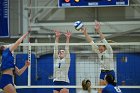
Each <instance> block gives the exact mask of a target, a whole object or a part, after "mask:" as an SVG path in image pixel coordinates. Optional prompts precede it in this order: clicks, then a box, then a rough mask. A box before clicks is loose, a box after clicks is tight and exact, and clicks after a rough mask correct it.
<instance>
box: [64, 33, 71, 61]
mask: <svg viewBox="0 0 140 93" xmlns="http://www.w3.org/2000/svg"><path fill="white" fill-rule="evenodd" d="M65 36H66V46H65V54H66V55H65V58H66V62H70V52H69V42H70V37H71V32H68V31H67V33H66V34H65Z"/></svg>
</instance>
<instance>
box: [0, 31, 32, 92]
mask: <svg viewBox="0 0 140 93" xmlns="http://www.w3.org/2000/svg"><path fill="white" fill-rule="evenodd" d="M28 33H29V32H27V33H26V34H24V35H23V36H22V37H21V38H19V39H18V40H17V41H16V42H15V43H14V44H11V45H2V46H0V54H1V55H2V60H1V62H2V64H1V71H2V76H1V79H0V88H1V89H3V91H4V93H16V89H15V87H14V83H13V76H14V73H16V74H17V75H21V74H22V73H23V72H24V71H25V70H26V68H27V67H28V66H29V65H30V62H29V61H26V62H25V65H24V66H23V67H22V68H21V69H18V67H16V66H15V64H14V57H13V51H14V50H15V49H16V48H17V47H18V45H19V44H20V43H21V42H22V41H23V39H24V38H25V37H26V36H27V35H28Z"/></svg>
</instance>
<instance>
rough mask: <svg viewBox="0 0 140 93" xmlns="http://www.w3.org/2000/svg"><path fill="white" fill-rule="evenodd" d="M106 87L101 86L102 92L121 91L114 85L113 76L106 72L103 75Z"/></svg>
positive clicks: (116, 92)
mask: <svg viewBox="0 0 140 93" xmlns="http://www.w3.org/2000/svg"><path fill="white" fill-rule="evenodd" d="M105 82H106V87H105V88H103V90H102V93H122V92H121V90H120V88H119V87H117V86H116V82H115V79H114V76H112V75H111V74H107V75H106V76H105Z"/></svg>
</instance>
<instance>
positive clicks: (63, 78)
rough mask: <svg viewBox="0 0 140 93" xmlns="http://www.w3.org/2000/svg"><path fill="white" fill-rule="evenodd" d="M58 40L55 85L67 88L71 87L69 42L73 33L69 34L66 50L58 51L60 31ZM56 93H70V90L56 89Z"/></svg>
mask: <svg viewBox="0 0 140 93" xmlns="http://www.w3.org/2000/svg"><path fill="white" fill-rule="evenodd" d="M55 34H56V39H55V47H54V55H53V57H54V80H53V83H54V85H56V86H65V85H69V78H68V72H69V67H70V53H69V44H68V43H69V40H70V36H71V33H70V32H67V33H66V34H65V36H66V43H67V45H66V46H65V50H59V51H58V42H59V38H60V35H61V33H60V32H59V31H55ZM54 93H69V90H68V89H66V88H54Z"/></svg>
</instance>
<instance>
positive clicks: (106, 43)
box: [95, 21, 113, 53]
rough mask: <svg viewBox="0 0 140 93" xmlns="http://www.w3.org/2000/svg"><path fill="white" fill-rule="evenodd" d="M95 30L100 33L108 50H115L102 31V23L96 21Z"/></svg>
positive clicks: (110, 51)
mask: <svg viewBox="0 0 140 93" xmlns="http://www.w3.org/2000/svg"><path fill="white" fill-rule="evenodd" d="M95 31H96V32H97V33H98V34H99V35H100V39H101V41H102V42H103V43H104V44H105V46H106V48H107V51H109V53H112V52H113V50H112V47H111V46H110V45H109V44H108V42H107V41H106V39H105V36H104V34H103V33H102V32H101V31H100V23H99V22H97V21H95Z"/></svg>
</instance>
